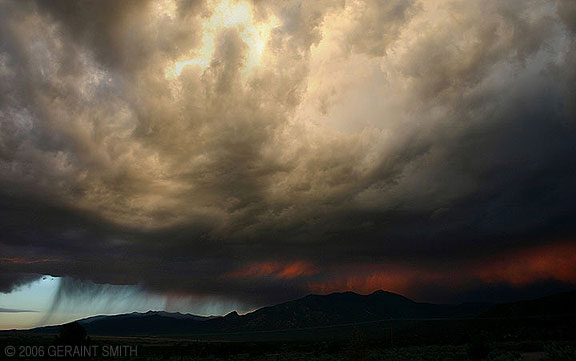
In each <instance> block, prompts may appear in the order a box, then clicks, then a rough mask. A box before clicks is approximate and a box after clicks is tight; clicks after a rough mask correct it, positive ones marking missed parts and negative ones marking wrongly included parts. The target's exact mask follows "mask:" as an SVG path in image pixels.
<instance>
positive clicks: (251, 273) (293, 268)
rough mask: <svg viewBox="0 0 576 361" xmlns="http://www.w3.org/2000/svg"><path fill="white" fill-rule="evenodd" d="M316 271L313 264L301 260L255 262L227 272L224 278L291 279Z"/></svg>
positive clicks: (312, 273)
mask: <svg viewBox="0 0 576 361" xmlns="http://www.w3.org/2000/svg"><path fill="white" fill-rule="evenodd" d="M316 273H318V270H317V269H316V267H314V265H312V264H310V263H308V262H303V261H297V262H289V263H282V262H257V263H252V264H250V265H248V266H247V267H244V268H241V269H239V270H237V271H234V272H231V273H227V274H225V275H224V278H246V277H248V278H249V277H274V278H278V279H293V278H298V277H303V276H311V275H314V274H316Z"/></svg>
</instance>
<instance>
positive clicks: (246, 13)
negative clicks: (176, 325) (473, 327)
mask: <svg viewBox="0 0 576 361" xmlns="http://www.w3.org/2000/svg"><path fill="white" fill-rule="evenodd" d="M575 16H576V7H575V6H574V4H573V2H572V1H571V0H555V1H553V0H550V1H526V0H509V1H505V2H502V1H499V0H482V1H480V0H478V1H476V0H473V1H470V0H456V1H454V0H450V1H448V0H409V1H406V0H389V1H379V0H364V1H359V0H358V1H354V0H352V1H343V0H342V1H336V0H334V1H328V0H319V1H302V0H290V1H271V0H258V1H257V0H253V1H251V2H250V1H244V2H242V1H239V2H237V1H233V0H206V1H200V0H197V1H194V0H162V1H116V0H103V1H91V0H82V1H75V2H70V1H64V0H54V1H50V2H44V1H18V2H13V1H0V94H1V95H0V170H1V171H0V204H1V206H0V212H1V213H0V217H1V219H2V223H1V227H2V236H1V238H0V243H1V244H2V248H1V249H2V251H1V252H2V254H0V256H1V257H2V258H0V270H1V271H2V276H1V277H0V291H2V292H9V291H10V290H11V289H13V288H14V287H16V286H17V285H19V284H22V283H25V282H29V281H30V280H33V279H34V278H35V277H36V276H35V275H37V274H50V275H54V276H63V277H71V278H75V279H81V280H89V281H93V282H96V283H104V284H137V285H139V286H141V287H143V288H144V289H146V290H148V291H150V292H154V293H166V294H185V295H201V296H206V295H212V296H215V297H224V298H230V299H234V300H239V301H241V302H245V303H246V304H247V305H257V304H263V303H268V302H275V301H279V300H283V299H286V298H290V297H295V296H298V295H302V294H305V293H308V292H310V291H322V290H324V291H328V290H337V289H347V288H352V289H357V290H363V291H368V290H369V289H377V288H388V289H392V290H398V291H400V290H402V291H405V292H407V293H415V292H416V291H415V289H416V288H417V287H416V286H418V287H420V286H421V288H422V289H424V288H425V287H426V286H428V287H431V286H434V287H436V286H442V285H443V286H444V288H445V289H446V295H451V294H453V290H451V288H453V287H457V288H459V289H462V290H467V289H468V288H471V287H484V286H486V285H490V284H494V285H500V284H502V283H504V284H512V285H517V286H520V285H525V284H526V285H527V284H530V283H531V282H536V281H546V282H547V281H553V282H561V283H562V284H573V283H576V278H575V277H574V275H575V274H576V273H575V270H574V268H573V267H574V266H571V264H572V265H573V264H574V263H571V264H570V263H566V264H565V267H564V268H567V269H564V268H563V269H562V270H558V269H557V268H554V267H547V266H546V265H550V266H552V265H554V264H555V261H554V260H555V259H556V258H558V257H560V258H562V257H563V255H564V253H563V252H560V253H559V252H556V251H554V250H556V249H558V247H565V248H562V249H564V250H565V252H568V253H570V252H574V250H575V249H576V248H575V247H574V242H573V240H574V239H575V238H574V236H576V229H575V227H574V224H575V223H574V215H575V211H576V205H575V204H574V202H573V200H574V199H575V197H576V191H575V189H574V187H573V185H574V184H575V182H576V167H574V159H576V132H575V131H576V129H575V126H576V124H575V120H576V117H575V116H576V107H575V104H576V88H575V85H574V84H576V25H575V23H574V19H575ZM533 249H536V250H541V252H542V254H544V255H546V257H547V258H546V259H547V261H546V262H549V263H545V264H544V266H542V267H544V268H545V269H542V267H540V268H539V267H536V266H533V265H534V264H535V262H536V263H537V261H534V259H536V258H538V256H534V253H530V252H531V251H529V250H533ZM550 250H552V251H550ZM539 252H540V251H539ZM509 254H511V255H514V257H511V259H510V260H507V261H502V262H504V263H506V262H510V263H511V264H512V266H510V267H508V266H503V265H502V266H498V265H495V266H493V268H489V267H487V268H486V269H483V270H479V266H478V267H476V266H475V265H480V264H483V263H484V260H486V259H492V258H493V257H494V255H509ZM536 254H539V253H536ZM534 257H536V258H534ZM554 257H556V258H554ZM562 259H563V258H562ZM495 264H496V263H495ZM506 264H507V263H506ZM562 264H564V263H562ZM530 265H532V266H530ZM507 267H508V268H507ZM515 267H520V268H522V269H524V268H525V271H526V272H527V274H526V275H525V279H526V280H528V281H526V282H520V284H518V283H517V281H518V280H517V278H516V277H515V276H514V275H515V274H516V272H519V271H518V270H516V268H515ZM571 267H572V268H571ZM502 268H504V269H505V270H502ZM455 269H461V270H465V271H462V272H456V271H453V270H455ZM506 269H509V270H511V271H509V272H508V271H506ZM550 270H552V271H550ZM456 273H459V274H458V278H459V280H458V282H452V281H453V280H454V277H456ZM460 273H461V274H460ZM523 277H524V276H523ZM460 278H461V279H460ZM367 285H368V286H367ZM439 297H440V296H439Z"/></svg>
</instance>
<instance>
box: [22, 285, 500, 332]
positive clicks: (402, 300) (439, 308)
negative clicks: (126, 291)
mask: <svg viewBox="0 0 576 361" xmlns="http://www.w3.org/2000/svg"><path fill="white" fill-rule="evenodd" d="M490 306H491V305H488V304H462V305H436V304H431V303H419V302H414V301H412V300H410V299H408V298H406V297H404V296H401V295H398V294H394V293H391V292H385V291H377V292H374V293H372V294H370V295H359V294H356V293H353V292H344V293H333V294H330V295H309V296H306V297H303V298H300V299H297V300H294V301H289V302H285V303H281V304H278V305H275V306H269V307H264V308H261V309H259V310H256V311H254V312H251V313H248V314H246V315H238V313H236V312H231V313H230V314H228V315H226V316H224V317H202V316H195V315H189V314H180V313H168V312H152V311H150V312H147V313H130V314H124V315H115V316H95V317H90V318H87V319H84V320H80V321H79V323H80V324H82V325H83V326H84V327H85V328H86V331H87V332H88V333H89V334H91V335H114V336H123V335H190V334H206V333H223V332H226V333H229V332H246V331H267V330H280V329H294V328H309V327H319V326H320V327H321V326H331V325H341V324H349V323H359V322H360V323H361V322H370V321H378V320H385V319H423V318H425V319H426V318H448V317H461V316H467V315H476V314H479V313H481V312H485V311H486V310H488V309H489V307H490ZM57 330H58V326H50V327H41V328H37V329H33V330H31V331H32V332H37V333H55V332H57Z"/></svg>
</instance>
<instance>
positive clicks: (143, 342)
mask: <svg viewBox="0 0 576 361" xmlns="http://www.w3.org/2000/svg"><path fill="white" fill-rule="evenodd" d="M53 341H54V338H53V337H50V336H48V335H35V336H33V335H22V334H3V335H1V336H0V346H1V349H2V350H3V349H5V347H6V346H7V345H13V346H16V347H17V349H18V348H19V347H18V346H24V345H25V346H44V347H45V348H44V349H45V350H47V347H49V346H50V345H53ZM90 344H91V345H94V346H97V347H99V349H100V350H102V347H105V346H107V347H111V348H114V347H116V346H120V347H130V348H132V349H133V350H134V349H137V356H136V355H134V354H132V355H131V356H130V355H118V356H112V357H103V355H101V354H100V355H95V356H93V357H89V358H76V359H80V360H87V359H90V360H113V359H118V360H198V361H200V360H202V361H208V360H246V361H248V360H278V361H284V360H285V361H289V360H302V361H305V360H326V361H329V360H334V361H336V360H342V361H361V360H365V361H376V360H397V361H432V360H434V361H451V360H454V361H455V360H462V361H468V360H469V361H474V360H489V361H520V360H526V361H536V360H542V361H573V360H576V342H571V341H552V340H540V341H536V340H529V341H506V342H490V341H480V340H470V341H468V342H465V343H460V342H454V343H447V344H437V345H410V344H404V345H402V344H399V345H392V344H390V342H389V340H382V339H378V338H371V337H369V336H368V335H365V334H363V333H362V332H361V331H358V330H353V331H352V332H351V333H350V334H349V335H347V338H344V339H340V340H325V341H310V342H306V341H276V342H273V341H257V340H254V341H198V340H192V339H175V338H153V337H92V338H91V339H90ZM1 359H11V360H23V359H26V360H44V359H47V360H58V359H62V360H70V359H75V358H60V357H55V358H54V357H53V358H49V357H43V358H42V357H25V358H24V357H11V358H9V357H6V356H5V355H2V357H1Z"/></svg>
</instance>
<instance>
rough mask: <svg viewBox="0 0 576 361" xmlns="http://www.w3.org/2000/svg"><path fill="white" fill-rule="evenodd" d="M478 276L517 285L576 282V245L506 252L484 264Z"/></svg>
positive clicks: (558, 245) (547, 246)
mask: <svg viewBox="0 0 576 361" xmlns="http://www.w3.org/2000/svg"><path fill="white" fill-rule="evenodd" d="M476 275H477V277H478V278H479V279H480V280H482V281H484V282H487V283H495V282H505V283H509V284H512V285H515V286H523V285H526V284H529V283H532V282H536V281H542V280H549V279H551V280H557V281H562V282H567V283H576V246H575V245H574V244H568V243H563V244H556V245H546V246H539V247H534V248H528V249H523V250H520V251H516V252H510V253H506V254H503V255H500V256H498V257H497V258H496V260H494V261H493V262H490V263H488V264H487V265H484V266H481V267H480V268H479V269H478V271H477V272H476Z"/></svg>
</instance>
